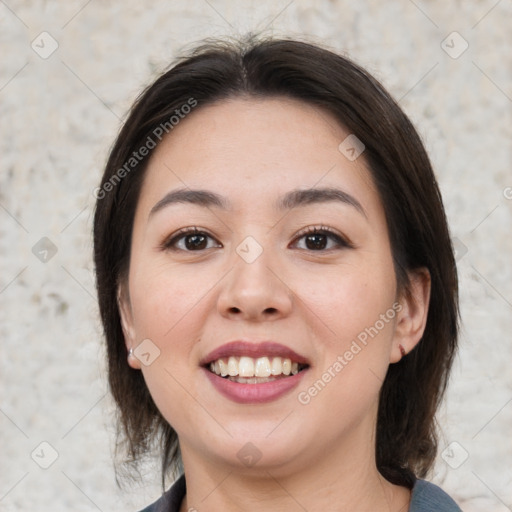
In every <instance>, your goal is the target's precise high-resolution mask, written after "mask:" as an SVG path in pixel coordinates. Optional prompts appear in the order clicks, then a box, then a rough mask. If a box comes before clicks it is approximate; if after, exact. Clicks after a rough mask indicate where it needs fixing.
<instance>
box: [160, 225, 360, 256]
mask: <svg viewBox="0 0 512 512" xmlns="http://www.w3.org/2000/svg"><path fill="white" fill-rule="evenodd" d="M198 234H199V235H206V236H207V237H209V238H212V239H213V237H212V236H211V235H210V234H209V233H208V232H207V231H205V230H202V229H201V228H198V227H196V226H194V227H191V228H183V229H180V230H179V231H178V232H177V233H174V234H173V235H171V236H170V237H169V238H167V239H166V240H164V242H163V243H162V244H161V245H160V249H162V250H169V251H180V250H181V251H183V252H202V251H204V250H205V249H200V250H198V251H190V250H187V249H177V248H176V247H174V245H175V244H176V242H177V241H179V240H181V239H184V238H185V237H186V236H188V235H198ZM308 235H327V236H328V237H330V238H331V239H332V240H334V241H335V242H336V244H337V246H338V249H340V248H344V249H354V248H355V246H354V245H353V244H352V243H351V242H349V241H348V240H347V239H346V238H345V237H343V236H341V235H339V234H338V233H336V232H335V231H333V230H332V229H330V228H328V227H327V226H310V227H308V228H305V229H304V230H302V231H301V232H299V234H298V235H297V236H296V237H295V240H298V239H301V238H303V237H306V236H308ZM305 250H308V249H305ZM332 250H333V248H331V249H321V250H318V251H314V250H311V249H309V251H310V252H329V251H332Z"/></svg>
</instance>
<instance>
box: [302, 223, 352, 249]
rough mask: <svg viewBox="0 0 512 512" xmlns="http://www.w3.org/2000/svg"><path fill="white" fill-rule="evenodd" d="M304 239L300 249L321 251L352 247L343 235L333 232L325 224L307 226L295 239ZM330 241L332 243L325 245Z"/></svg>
mask: <svg viewBox="0 0 512 512" xmlns="http://www.w3.org/2000/svg"><path fill="white" fill-rule="evenodd" d="M301 239H304V241H305V247H302V249H304V248H305V249H306V250H311V251H316V252H323V251H325V250H330V249H336V248H354V246H353V245H352V244H351V243H350V242H349V241H348V240H346V239H345V238H344V237H343V236H341V235H339V234H338V233H336V232H334V231H333V230H332V229H330V228H327V227H325V226H321V227H309V228H306V229H305V230H304V231H303V232H302V233H301V234H300V235H299V236H298V237H297V238H296V240H301ZM329 241H331V242H332V243H333V244H334V246H333V245H331V246H330V247H327V246H328V245H329Z"/></svg>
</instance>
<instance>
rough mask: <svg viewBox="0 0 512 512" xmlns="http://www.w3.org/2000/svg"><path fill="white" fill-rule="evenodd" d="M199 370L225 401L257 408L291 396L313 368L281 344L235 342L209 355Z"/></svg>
mask: <svg viewBox="0 0 512 512" xmlns="http://www.w3.org/2000/svg"><path fill="white" fill-rule="evenodd" d="M200 366H201V367H202V369H203V371H204V372H205V374H206V377H208V380H209V381H210V383H211V384H212V385H213V387H214V389H216V390H217V391H218V392H220V393H221V394H222V395H223V396H224V397H226V398H228V399H230V400H232V401H234V402H238V403H245V404H249V403H254V404H257V403H264V402H270V401H273V400H277V399H278V398H280V397H281V396H283V395H285V394H287V393H289V392H290V391H291V390H292V389H293V388H295V387H296V386H297V385H298V384H299V382H300V381H301V380H302V378H303V376H304V374H305V373H307V370H308V369H309V368H310V366H311V365H310V362H309V361H308V360H307V359H306V358H305V357H303V356H301V355H299V354H297V353H296V352H295V351H293V350H292V349H290V348H288V347H286V346H284V345H281V344H280V343H274V342H270V341H267V342H261V343H256V342H247V341H234V342H231V343H227V344H225V345H222V346H221V347H219V348H217V349H215V350H214V351H213V352H211V353H210V354H208V355H207V356H206V357H205V358H204V359H203V360H202V361H201V362H200Z"/></svg>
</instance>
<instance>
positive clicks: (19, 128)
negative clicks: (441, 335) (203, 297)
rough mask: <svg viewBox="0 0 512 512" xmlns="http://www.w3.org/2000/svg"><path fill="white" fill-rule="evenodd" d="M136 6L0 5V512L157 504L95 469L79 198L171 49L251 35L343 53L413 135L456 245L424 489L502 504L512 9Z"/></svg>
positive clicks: (510, 476)
mask: <svg viewBox="0 0 512 512" xmlns="http://www.w3.org/2000/svg"><path fill="white" fill-rule="evenodd" d="M142 4H143V3H142V2H134V1H128V2H120V1H103V2H102V1H92V2H85V1H82V2H79V1H76V2H75V1H73V2H64V1H61V2H57V1H55V0H48V1H45V2H28V1H26V0H25V1H23V0H20V1H15V0H10V1H8V2H2V3H0V45H1V55H2V65H1V71H0V103H1V107H0V108H1V115H0V123H1V133H2V136H1V137H0V145H1V151H0V155H1V156H0V158H1V175H0V256H1V266H0V320H1V325H0V329H1V330H0V332H1V348H2V352H1V354H2V357H1V358H0V365H1V366H0V368H1V372H0V379H1V389H2V401H1V411H0V412H1V414H0V429H1V432H2V434H1V450H2V455H1V457H0V461H1V462H0V465H1V466H0V474H1V475H2V477H1V479H0V509H1V510H5V511H10V510H13V511H14V510H16V511H19V510H53V511H60V510H73V511H81V510H84V511H85V510H97V509H100V510H103V511H107V510H121V509H123V510H137V508H138V507H141V506H142V505H144V504H147V503H149V502H150V501H151V500H152V499H154V498H155V497H156V496H157V494H158V492H159V491H158V485H157V484H158V476H157V473H156V472H154V471H153V472H152V471H151V470H149V473H148V478H147V480H146V481H145V483H144V484H143V485H142V484H141V485H140V486H136V485H134V486H133V490H132V491H129V490H128V491H123V492H121V491H120V490H118V489H117V487H116V485H115V480H114V474H113V471H112V464H111V450H112V435H111V434H112V416H111V415H112V407H111V402H110V399H109V397H108V395H106V382H105V371H104V366H103V348H102V342H101V338H100V335H99V333H100V329H99V322H98V318H97V307H96V303H95V292H94V283H93V275H92V272H91V269H92V263H91V238H90V233H91V219H92V208H93V204H94V197H93V195H92V191H93V189H94V188H95V187H96V186H97V182H98V180H99V177H100V173H101V168H102V166H103V164H104V160H105V156H106V153H107V150H108V148H109V146H110V144H111V143H112V141H113V139H114V136H115V134H116V131H117V129H118V126H119V119H120V118H121V117H122V116H123V114H124V113H125V111H126V109H127V107H128V106H129V105H130V103H131V102H132V101H133V99H134V98H135V96H136V94H137V93H138V91H139V90H140V88H141V87H142V85H143V84H146V83H148V82H149V81H150V80H151V78H152V77H153V76H154V73H155V72H156V71H158V70H161V69H163V68H164V67H166V66H167V65H168V63H169V62H170V60H171V59H172V58H173V57H174V56H175V55H176V53H177V51H179V50H180V49H181V48H183V47H184V46H185V45H190V44H192V43H193V42H194V41H196V40H198V39H201V38H203V37H206V36H222V35H227V34H236V33H238V32H241V33H243V32H245V31H247V30H267V32H273V33H275V34H276V35H283V34H286V35H300V36H302V35H309V36H312V38H313V40H317V41H320V42H323V43H326V44H328V45H331V46H332V47H334V48H336V49H339V50H343V51H346V52H348V54H349V55H350V56H351V57H352V58H354V59H355V60H356V61H358V62H359V63H361V64H363V65H364V66H366V67H367V68H368V69H369V70H370V71H371V72H373V73H374V74H375V75H376V76H377V77H378V78H380V79H381V80H382V81H383V82H384V84H385V85H386V86H387V87H388V88H389V90H390V91H391V92H392V94H393V95H394V96H395V97H396V98H397V99H399V100H400V104H401V105H402V107H403V108H404V109H405V111H406V112H407V113H408V114H409V115H410V117H411V118H412V120H413V122H414V123H415V124H416V126H417V128H418V130H419V132H420V134H421V135H422V137H423V139H424V141H425V143H426V146H427V148H428V150H429V152H430V155H431V157H432V160H433V163H434V166H435V169H436V173H437V176H438V178H439V182H440V185H441V189H442V192H443V196H444V200H445V204H446V209H447V213H448V216H449V221H450V226H451V230H452V233H453V236H454V237H456V238H457V242H456V245H457V247H458V248H459V259H458V268H459V272H460V282H461V302H462V318H463V323H464V330H463V333H462V337H461V351H460V355H459V357H458V360H457V362H456V365H455V369H454V373H453V379H452V383H451V387H450V389H449V393H448V399H447V402H446V404H445V407H444V408H443V411H441V414H440V417H439V419H440V423H441V425H442V427H443V431H444V438H443V440H442V442H441V445H442V446H441V452H443V453H444V455H443V457H442V456H441V453H440V456H439V460H438V463H437V466H436V472H435V474H434V475H433V476H432V479H433V481H435V482H436V483H439V484H441V485H442V486H443V487H444V488H445V490H446V491H447V492H449V493H450V494H451V495H452V496H453V497H454V498H455V499H456V500H458V501H459V503H460V504H461V505H462V506H463V508H464V510H465V511H466V512H471V511H486V512H487V511H489V510H493V511H495V512H500V511H506V510H512V471H511V467H512V465H511V463H510V461H511V456H512V453H511V452H512V445H511V443H510V432H511V427H512V402H511V399H512V372H511V371H510V362H511V344H510V340H511V335H510V332H511V328H512V322H511V316H512V315H511V310H512V304H511V303H512V276H511V271H512V263H511V261H512V258H511V253H512V251H511V249H512V240H511V236H510V234H511V233H510V232H511V229H510V226H511V224H512V223H511V217H512V188H511V187H512V172H511V146H512V143H511V141H512V122H511V121H512V115H511V111H512V72H511V65H512V63H511V60H512V53H511V50H510V49H511V47H512V30H511V27H512V4H511V3H510V2H509V1H505V0H503V1H501V2H499V1H498V2H497V1H496V0H491V1H482V2H476V1H470V2H453V1H452V2H445V1H441V0H438V1H437V0H436V1H420V0H416V1H415V2H413V1H407V0H397V1H392V2H377V1H368V0H365V1H360V2H348V1H345V2H342V1H338V0H331V1H327V0H324V1H315V2H313V1H312V0H309V1H306V0H292V1H291V2H290V1H289V0H284V1H282V0H272V1H249V2H235V1H229V0H209V2H206V1H203V0H192V1H173V2H170V1H167V2H165V1H160V0H159V1H155V2H147V3H146V4H147V5H148V7H147V8H146V7H143V5H142ZM7 5H8V6H9V7H7ZM82 7H83V8H82ZM45 31H46V32H48V33H49V34H50V36H48V35H41V32H45ZM454 31H456V32H457V33H458V35H451V36H449V34H451V33H452V32H454ZM447 36H449V37H448V39H446V38H447ZM443 40H446V41H445V43H443ZM56 44H58V48H56V50H55V51H54V53H52V54H51V55H49V54H50V52H51V51H52V49H53V48H52V45H56ZM466 44H467V45H469V46H468V48H467V49H466V50H465V51H464V52H463V53H461V52H462V51H463V50H464V48H465V46H466ZM31 45H32V46H33V47H31ZM459 54H460V55H459ZM43 57H45V58H43ZM454 57H457V58H454ZM43 237H47V238H48V239H49V240H50V241H51V243H50V242H48V240H43V241H40V240H41V239H42V238H43ZM38 244H39V245H38ZM34 246H35V249H34ZM55 250H57V252H56V253H55V254H53V252H54V251H55ZM36 256H37V257H36ZM45 258H46V259H47V261H46V262H44V261H41V259H43V260H44V259H45ZM43 441H44V442H47V443H49V445H42V446H40V443H41V442H43ZM450 443H457V444H455V445H451V446H450V449H447V450H445V448H446V447H447V446H448V445H450ZM34 450H35V451H34ZM52 450H56V456H57V458H56V460H55V461H54V462H53V464H52V465H51V466H50V467H49V468H48V469H42V468H41V467H40V466H41V465H43V466H44V465H47V464H49V463H50V462H52V461H53V458H54V457H53V454H54V452H53V451H52ZM443 450H444V451H443ZM31 454H32V458H31ZM466 456H467V457H468V458H467V460H464V459H465V457H466ZM459 464H460V466H459ZM457 466H459V467H457ZM507 506H508V507H509V508H507Z"/></svg>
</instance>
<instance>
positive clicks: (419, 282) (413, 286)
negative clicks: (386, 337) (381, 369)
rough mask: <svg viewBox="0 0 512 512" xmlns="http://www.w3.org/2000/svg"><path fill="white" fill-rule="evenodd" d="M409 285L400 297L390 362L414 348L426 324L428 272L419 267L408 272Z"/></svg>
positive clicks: (429, 282)
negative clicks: (399, 308) (400, 307)
mask: <svg viewBox="0 0 512 512" xmlns="http://www.w3.org/2000/svg"><path fill="white" fill-rule="evenodd" d="M409 283H410V284H409V287H408V289H407V290H405V291H404V293H403V294H402V297H401V298H400V304H401V305H402V309H401V310H400V312H399V313H398V315H397V322H396V326H395V336H394V339H393V347H392V350H391V358H390V363H397V362H398V361H400V360H401V359H403V358H404V357H407V354H409V353H410V352H411V350H413V349H414V347H415V346H416V345H417V344H418V343H419V341H420V340H421V338H422V336H423V333H424V331H425V327H426V325H427V316H428V307H429V302H430V286H431V279H430V272H429V271H428V269H427V268H420V269H416V270H413V271H410V272H409Z"/></svg>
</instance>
